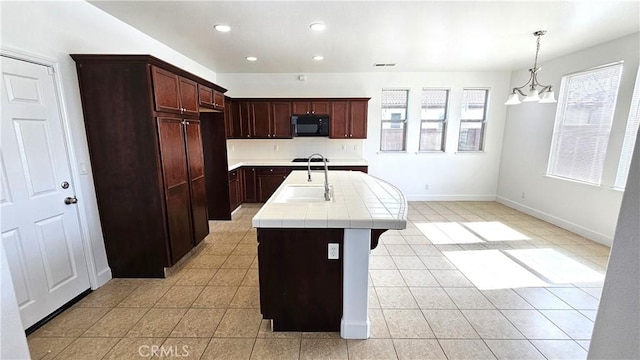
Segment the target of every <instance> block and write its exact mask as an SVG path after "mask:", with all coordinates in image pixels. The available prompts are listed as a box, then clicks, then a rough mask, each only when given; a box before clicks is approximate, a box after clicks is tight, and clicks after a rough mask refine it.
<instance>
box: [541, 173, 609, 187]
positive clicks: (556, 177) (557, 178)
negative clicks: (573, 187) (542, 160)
mask: <svg viewBox="0 0 640 360" xmlns="http://www.w3.org/2000/svg"><path fill="white" fill-rule="evenodd" d="M543 176H544V177H547V178H550V179H555V180H562V181H568V182H572V183H576V184H581V185H586V186H591V187H599V188H602V187H603V186H602V184H594V183H590V182H586V181H581V180H576V179H571V178H566V177H562V176H556V175H550V174H544V175H543Z"/></svg>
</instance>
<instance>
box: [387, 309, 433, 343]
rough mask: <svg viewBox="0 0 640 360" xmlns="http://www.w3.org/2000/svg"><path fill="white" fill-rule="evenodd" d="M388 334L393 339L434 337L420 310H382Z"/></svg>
mask: <svg viewBox="0 0 640 360" xmlns="http://www.w3.org/2000/svg"><path fill="white" fill-rule="evenodd" d="M382 314H383V315H384V318H385V320H386V322H387V327H388V328H389V334H391V337H392V338H395V339H428V338H434V337H435V336H434V335H433V332H432V331H431V328H430V327H429V324H428V323H427V320H425V318H424V316H423V315H422V312H421V311H420V310H387V309H385V310H382Z"/></svg>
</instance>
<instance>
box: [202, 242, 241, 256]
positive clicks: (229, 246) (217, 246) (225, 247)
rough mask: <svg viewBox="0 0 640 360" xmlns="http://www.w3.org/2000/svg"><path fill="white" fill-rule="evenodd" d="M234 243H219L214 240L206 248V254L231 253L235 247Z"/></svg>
mask: <svg viewBox="0 0 640 360" xmlns="http://www.w3.org/2000/svg"><path fill="white" fill-rule="evenodd" d="M236 246H237V245H236V244H235V243H221V242H218V241H216V240H214V243H213V245H212V246H211V247H210V248H209V249H208V250H207V254H211V255H231V253H232V252H233V250H235V248H236Z"/></svg>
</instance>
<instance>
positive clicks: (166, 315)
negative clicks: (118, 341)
mask: <svg viewBox="0 0 640 360" xmlns="http://www.w3.org/2000/svg"><path fill="white" fill-rule="evenodd" d="M186 312H187V309H172V308H153V309H150V310H149V312H147V313H146V314H145V315H144V316H143V317H142V319H140V321H138V322H137V323H136V324H135V325H134V326H133V328H131V330H129V332H128V333H127V337H167V336H169V334H170V333H171V331H172V330H173V328H174V327H175V326H176V325H177V324H178V323H179V322H180V319H182V317H183V316H184V314H185V313H186Z"/></svg>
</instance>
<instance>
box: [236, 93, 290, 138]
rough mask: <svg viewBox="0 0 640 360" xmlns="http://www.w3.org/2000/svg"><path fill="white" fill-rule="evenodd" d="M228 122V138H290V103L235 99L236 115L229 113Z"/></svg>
mask: <svg viewBox="0 0 640 360" xmlns="http://www.w3.org/2000/svg"><path fill="white" fill-rule="evenodd" d="M234 102H235V101H234ZM229 124H230V128H231V131H230V132H229V135H230V136H229V138H230V139H290V138H291V137H292V135H291V103H290V102H279V101H274V102H272V101H242V100H241V101H237V116H235V115H230V119H229Z"/></svg>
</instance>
